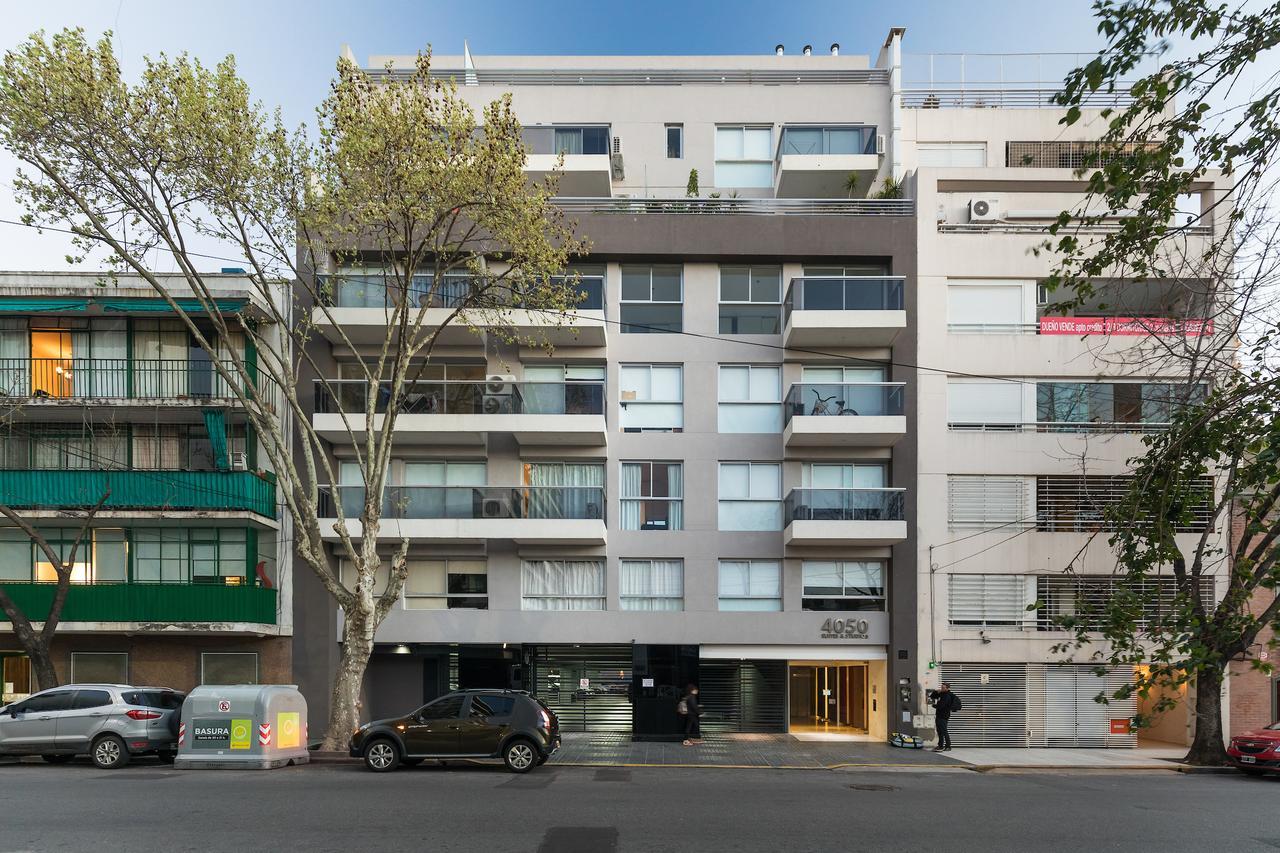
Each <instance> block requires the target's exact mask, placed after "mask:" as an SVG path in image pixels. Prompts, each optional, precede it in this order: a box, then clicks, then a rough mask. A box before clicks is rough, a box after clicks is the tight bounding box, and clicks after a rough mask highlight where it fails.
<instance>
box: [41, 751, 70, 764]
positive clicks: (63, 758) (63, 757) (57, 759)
mask: <svg viewBox="0 0 1280 853" xmlns="http://www.w3.org/2000/svg"><path fill="white" fill-rule="evenodd" d="M40 757H41V758H43V759H44V760H45V761H47V762H49V763H50V764H66V763H67V762H68V761H70V760H71V759H73V758H75V756H74V755H68V754H66V753H65V752H59V753H55V754H53V755H42V756H40Z"/></svg>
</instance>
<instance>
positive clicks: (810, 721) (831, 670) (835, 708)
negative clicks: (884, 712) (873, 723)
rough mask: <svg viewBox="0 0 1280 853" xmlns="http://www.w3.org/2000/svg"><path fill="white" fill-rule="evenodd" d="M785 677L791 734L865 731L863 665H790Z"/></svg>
mask: <svg viewBox="0 0 1280 853" xmlns="http://www.w3.org/2000/svg"><path fill="white" fill-rule="evenodd" d="M789 674H790V678H789V679H788V681H789V684H788V693H789V700H788V711H789V718H790V719H789V722H790V730H791V731H792V732H841V733H848V734H855V733H865V732H866V731H867V665H866V664H864V663H851V664H845V663H839V664H805V663H793V664H791V666H790V667H789Z"/></svg>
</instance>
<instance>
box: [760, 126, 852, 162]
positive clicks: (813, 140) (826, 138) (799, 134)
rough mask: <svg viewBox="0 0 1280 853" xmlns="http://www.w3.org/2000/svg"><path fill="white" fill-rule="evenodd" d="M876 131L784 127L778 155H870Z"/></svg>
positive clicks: (850, 128) (845, 128)
mask: <svg viewBox="0 0 1280 853" xmlns="http://www.w3.org/2000/svg"><path fill="white" fill-rule="evenodd" d="M874 153H876V129H875V128H874V127H869V126H866V125H858V126H847V125H846V126H840V125H835V126H825V127H824V126H808V127H784V128H782V138H781V140H780V141H779V143H778V156H779V157H786V156H787V155H789V154H874Z"/></svg>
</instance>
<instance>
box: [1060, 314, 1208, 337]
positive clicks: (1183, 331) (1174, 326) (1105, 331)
mask: <svg viewBox="0 0 1280 853" xmlns="http://www.w3.org/2000/svg"><path fill="white" fill-rule="evenodd" d="M1040 334H1042V335H1158V336H1160V337H1187V338H1198V337H1200V336H1201V335H1212V334H1213V321H1212V320H1166V319H1164V318H1161V317H1044V318H1042V319H1041V320H1040Z"/></svg>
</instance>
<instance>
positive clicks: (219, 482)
mask: <svg viewBox="0 0 1280 853" xmlns="http://www.w3.org/2000/svg"><path fill="white" fill-rule="evenodd" d="M108 489H110V492H111V493H110V495H108V497H107V500H106V503H105V504H104V507H105V508H107V509H173V510H241V511H246V512H252V513H255V514H256V515H261V516H265V517H267V518H275V517H276V486H275V482H274V480H271V479H266V478H264V477H260V476H258V475H257V474H255V473H253V472H251V471H75V470H72V471H65V470H30V469H21V470H3V471H0V503H4V504H6V505H8V506H10V507H13V508H15V509H63V508H67V507H91V506H94V505H96V504H97V502H98V501H99V500H101V499H102V496H103V495H104V494H106V492H107V490H108Z"/></svg>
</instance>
